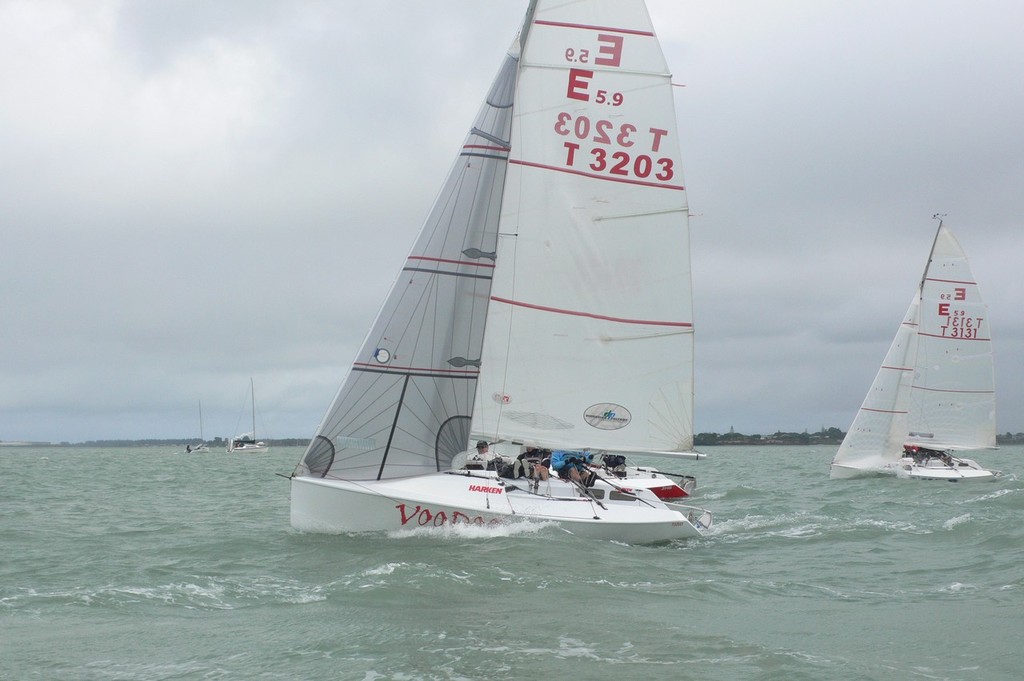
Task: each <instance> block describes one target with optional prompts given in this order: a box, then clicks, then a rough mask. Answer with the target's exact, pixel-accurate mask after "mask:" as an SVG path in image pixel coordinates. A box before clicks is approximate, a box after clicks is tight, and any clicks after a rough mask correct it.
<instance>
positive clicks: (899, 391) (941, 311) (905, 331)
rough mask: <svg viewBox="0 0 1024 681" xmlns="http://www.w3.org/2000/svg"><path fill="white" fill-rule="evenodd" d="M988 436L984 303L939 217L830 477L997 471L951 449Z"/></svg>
mask: <svg viewBox="0 0 1024 681" xmlns="http://www.w3.org/2000/svg"><path fill="white" fill-rule="evenodd" d="M995 443H996V424H995V378H994V371H993V365H992V340H991V333H990V329H989V320H988V308H987V307H986V305H985V303H984V301H983V300H982V298H981V294H980V293H979V291H978V285H977V283H976V282H975V281H974V276H973V275H972V273H971V269H970V266H969V265H968V262H967V257H966V255H964V251H963V249H962V248H961V247H960V244H959V243H958V242H957V240H956V238H955V237H954V236H953V233H952V232H951V231H950V230H949V228H948V227H946V226H945V225H944V224H943V223H942V221H941V220H940V221H939V227H938V231H937V232H936V234H935V241H934V243H933V245H932V250H931V253H930V255H929V256H928V264H927V265H926V267H925V271H924V275H923V276H922V278H921V283H920V285H919V286H918V288H917V291H915V293H914V297H913V300H912V301H911V303H910V309H909V310H907V314H906V316H905V317H904V319H903V323H902V324H900V328H899V331H898V332H897V334H896V338H895V340H893V343H892V346H891V347H890V348H889V352H888V354H886V356H885V361H883V362H882V367H881V368H880V369H879V371H878V375H877V376H876V377H875V381H874V383H872V385H871V390H869V391H868V394H867V397H866V398H865V399H864V403H863V404H862V405H861V408H860V410H859V411H858V412H857V416H856V417H855V418H854V421H853V425H851V426H850V430H849V432H848V433H847V435H846V437H845V438H844V439H843V442H842V444H841V445H840V447H839V450H838V452H837V453H836V455H835V458H834V459H833V461H832V467H831V472H830V477H832V478H851V477H858V476H862V475H872V474H895V475H897V476H898V477H901V478H912V479H921V480H948V481H952V482H957V481H961V480H992V479H994V478H995V476H996V475H997V474H998V472H996V471H990V470H986V469H985V468H983V467H982V466H980V465H979V464H978V463H977V462H976V461H974V460H972V459H967V458H963V457H961V456H959V455H955V454H954V453H955V452H961V451H970V450H977V449H993V448H995Z"/></svg>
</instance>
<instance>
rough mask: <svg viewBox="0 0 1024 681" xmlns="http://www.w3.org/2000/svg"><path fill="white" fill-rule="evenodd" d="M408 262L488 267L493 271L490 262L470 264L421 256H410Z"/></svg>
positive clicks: (464, 261)
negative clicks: (420, 261)
mask: <svg viewBox="0 0 1024 681" xmlns="http://www.w3.org/2000/svg"><path fill="white" fill-rule="evenodd" d="M409 260H427V261H429V262H446V263H450V264H452V265H471V266H473V267H489V268H491V269H494V263H492V262H470V261H468V260H448V259H446V258H428V257H426V256H423V255H410V256H409Z"/></svg>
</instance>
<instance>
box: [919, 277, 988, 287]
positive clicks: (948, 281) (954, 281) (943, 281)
mask: <svg viewBox="0 0 1024 681" xmlns="http://www.w3.org/2000/svg"><path fill="white" fill-rule="evenodd" d="M924 280H925V281H936V282H938V283H940V284H964V285H965V286H977V285H978V282H976V281H960V280H958V279H934V278H932V277H925V279H924Z"/></svg>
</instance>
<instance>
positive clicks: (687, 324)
mask: <svg viewBox="0 0 1024 681" xmlns="http://www.w3.org/2000/svg"><path fill="white" fill-rule="evenodd" d="M491 300H493V301H495V302H498V303H505V304H507V305H514V306H516V307H526V308H529V309H531V310H540V311H542V312H553V313H554V314H564V315H569V316H571V317H589V318H590V319H604V320H606V321H609V322H618V323H620V324H641V325H644V326H672V327H677V328H685V329H692V328H693V324H691V323H690V322H666V321H656V320H651V319H626V318H624V317H611V316H608V315H603V314H594V313H593V312H581V311H579V310H564V309H561V308H557V307H548V306H546V305H533V304H532V303H523V302H520V301H518V300H509V299H508V298H499V297H498V296H491Z"/></svg>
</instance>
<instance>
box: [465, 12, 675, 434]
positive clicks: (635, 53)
mask: <svg viewBox="0 0 1024 681" xmlns="http://www.w3.org/2000/svg"><path fill="white" fill-rule="evenodd" d="M583 4H584V5H589V6H590V7H591V8H594V9H593V12H592V14H593V16H581V15H580V12H579V9H580V7H579V5H580V3H575V4H573V3H542V6H541V7H539V8H538V9H537V11H536V15H535V20H534V22H533V26H532V27H531V28H530V35H529V40H528V41H527V43H526V48H525V51H524V53H523V56H522V63H521V65H520V77H519V87H518V89H517V97H516V107H515V115H514V117H513V127H512V153H511V157H510V159H509V164H510V167H509V171H508V182H507V186H506V191H505V199H504V202H503V204H502V216H501V226H500V233H499V237H498V247H497V267H496V270H495V279H494V283H493V287H492V290H491V305H490V308H489V310H488V317H487V333H486V337H485V343H484V353H483V369H482V376H481V382H480V388H479V391H478V394H477V402H476V408H475V414H474V419H475V420H474V432H478V433H480V434H482V435H485V436H489V437H490V438H493V439H511V440H517V441H520V442H523V441H527V442H531V443H535V444H538V445H542V446H548V447H582V446H588V447H593V448H598V449H607V450H615V451H624V452H630V451H632V452H642V451H660V452H689V451H690V450H692V446H693V381H692V376H693V325H692V297H691V283H690V254H689V232H688V225H687V201H686V191H685V188H684V184H683V175H682V162H681V158H680V149H679V139H678V136H677V134H676V120H675V108H674V104H673V94H672V90H673V88H672V84H671V74H670V73H669V72H668V68H667V65H666V62H665V58H664V56H663V54H662V52H661V48H660V46H659V44H658V40H657V38H656V36H655V34H654V30H653V27H652V24H651V21H650V17H649V15H648V14H647V11H646V8H645V6H644V3H643V2H641V1H639V0H636V1H627V0H620V1H617V2H615V3H608V2H603V3H583ZM611 27H614V28H611ZM566 46H569V47H566ZM567 83H568V88H567V85H566V84H567ZM552 93H556V94H557V97H553V96H552ZM559 99H560V100H561V101H558V100H559ZM553 101H555V102H557V103H556V104H554V105H553V104H552V102H553ZM566 197H572V199H571V200H566Z"/></svg>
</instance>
